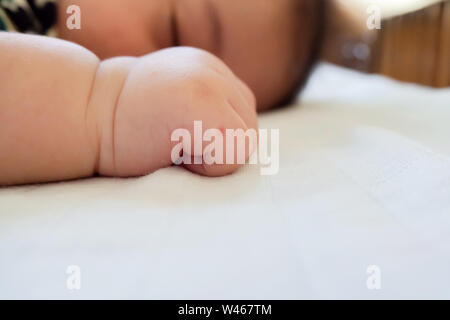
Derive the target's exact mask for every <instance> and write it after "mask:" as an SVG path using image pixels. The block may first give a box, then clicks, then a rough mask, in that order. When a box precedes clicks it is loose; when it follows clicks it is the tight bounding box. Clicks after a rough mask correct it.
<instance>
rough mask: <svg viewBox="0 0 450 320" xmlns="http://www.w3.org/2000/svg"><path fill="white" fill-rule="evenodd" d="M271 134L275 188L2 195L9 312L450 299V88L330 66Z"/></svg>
mask: <svg viewBox="0 0 450 320" xmlns="http://www.w3.org/2000/svg"><path fill="white" fill-rule="evenodd" d="M260 127H261V128H279V129H280V171H279V173H278V174H277V175H274V176H261V175H259V169H258V167H256V166H247V167H245V168H243V169H242V170H240V171H239V172H237V173H236V174H234V175H231V176H228V177H224V178H217V179H210V178H204V177H200V176H197V175H194V174H191V173H189V172H187V171H184V170H182V169H180V168H175V167H172V168H168V169H165V170H161V171H159V172H156V173H154V174H152V175H150V176H147V177H142V178H138V179H125V180H120V179H104V178H98V179H88V180H82V181H74V182H66V183H56V184H47V185H41V186H25V187H15V188H7V189H0V298H13V299H14V298H44V299H46V298H64V299H65V298H68V299H80V298H88V299H89V298H138V299H140V298H157V299H164V298H171V299H195V298H199V299H215V298H218V299H222V298H223V299H229V298H233V299H241V298H249V299H279V298H285V299H291V298H363V299H366V298H375V299H379V298H450V273H449V270H450V141H449V140H450V90H449V89H445V90H433V89H429V88H424V87H420V86H416V85H409V84H400V83H398V82H395V81H392V80H389V79H386V78H384V77H380V76H368V75H363V74H359V73H356V72H352V71H348V70H345V69H341V68H338V67H335V66H331V65H327V64H322V65H320V66H319V67H318V68H317V70H316V71H315V73H314V74H313V76H312V78H311V80H310V82H309V84H308V86H307V89H306V91H305V92H304V95H303V102H302V103H299V104H297V105H294V106H292V107H288V108H284V109H280V110H278V111H274V112H270V113H267V114H264V115H261V117H260ZM69 265H77V266H79V267H80V268H81V289H80V290H68V289H67V287H66V280H67V278H68V275H67V274H66V269H67V267H68V266H69ZM369 265H377V266H379V268H380V270H381V278H380V279H381V288H380V289H379V290H369V289H368V288H367V286H366V280H367V278H368V276H369V275H368V274H367V273H366V269H367V267H368V266H369Z"/></svg>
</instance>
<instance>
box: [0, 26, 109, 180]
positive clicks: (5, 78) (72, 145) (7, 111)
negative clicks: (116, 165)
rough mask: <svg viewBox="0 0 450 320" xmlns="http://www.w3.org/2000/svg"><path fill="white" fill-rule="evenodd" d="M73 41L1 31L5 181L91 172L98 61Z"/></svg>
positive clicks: (0, 153)
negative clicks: (91, 101)
mask: <svg viewBox="0 0 450 320" xmlns="http://www.w3.org/2000/svg"><path fill="white" fill-rule="evenodd" d="M99 64H100V62H99V60H98V58H97V57H96V56H95V55H94V54H93V53H91V52H90V51H88V50H86V49H84V48H82V47H80V46H77V45H74V44H72V43H69V42H65V41H60V40H55V39H49V38H43V37H37V36H29V35H18V34H8V33H0V75H1V77H0V97H1V99H0V184H1V185H8V184H21V183H32V182H45V181H55V180H63V179H73V178H79V177H86V176H90V175H92V174H93V173H94V172H95V170H96V166H97V162H98V154H99V147H98V145H99V142H98V141H99V139H98V135H97V132H98V131H97V126H98V123H97V121H96V117H95V116H93V114H94V113H95V112H96V111H94V110H90V107H91V104H90V103H89V102H90V98H91V93H92V88H93V86H94V83H95V81H96V74H97V70H98V67H99Z"/></svg>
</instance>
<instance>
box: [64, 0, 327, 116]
mask: <svg viewBox="0 0 450 320" xmlns="http://www.w3.org/2000/svg"><path fill="white" fill-rule="evenodd" d="M72 4H76V5H78V6H80V8H81V22H82V25H81V29H80V30H68V29H67V28H66V26H65V18H64V17H67V14H66V12H65V10H66V8H67V7H68V6H69V5H72ZM321 12H322V0H245V1H242V0H126V1H124V0H96V1H91V0H60V6H59V14H58V16H59V33H60V36H61V37H62V38H64V39H67V40H71V41H74V42H77V43H79V44H81V45H83V46H84V47H86V48H88V49H90V50H91V51H93V52H94V53H96V54H97V55H98V56H99V57H100V58H102V59H104V58H109V57H114V56H119V55H128V56H140V55H144V54H147V53H150V52H153V51H156V50H160V49H163V48H167V47H172V46H193V47H197V48H201V49H204V50H207V51H209V52H211V53H213V54H215V55H216V56H218V57H219V58H221V59H222V60H223V61H224V62H225V63H226V64H227V65H228V66H229V67H230V68H231V69H232V70H233V71H234V73H235V74H236V75H237V76H239V77H240V78H241V79H242V80H244V81H245V82H246V83H247V84H248V85H249V87H250V88H251V89H252V90H253V92H254V93H255V96H256V98H257V101H258V109H259V110H262V109H266V108H269V107H272V106H275V105H278V104H281V103H283V102H285V101H286V100H287V99H288V98H289V97H290V96H292V94H293V93H294V92H295V91H296V90H297V89H298V87H299V86H300V85H301V84H302V83H303V82H304V80H305V79H306V77H307V75H308V73H309V70H310V67H311V66H312V64H313V60H314V58H316V55H317V48H318V44H319V43H320V34H321V32H320V30H321V23H322V21H321Z"/></svg>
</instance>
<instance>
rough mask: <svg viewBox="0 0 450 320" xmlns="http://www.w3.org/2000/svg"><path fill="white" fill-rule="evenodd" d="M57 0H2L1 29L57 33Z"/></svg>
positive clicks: (48, 33) (50, 34)
mask: <svg viewBox="0 0 450 320" xmlns="http://www.w3.org/2000/svg"><path fill="white" fill-rule="evenodd" d="M55 2H56V0H0V31H16V32H23V33H34V34H41V35H47V36H54V35H56V4H55Z"/></svg>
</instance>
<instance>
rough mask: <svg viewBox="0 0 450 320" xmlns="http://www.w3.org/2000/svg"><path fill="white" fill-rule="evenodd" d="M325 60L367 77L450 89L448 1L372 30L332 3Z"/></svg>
mask: <svg viewBox="0 0 450 320" xmlns="http://www.w3.org/2000/svg"><path fill="white" fill-rule="evenodd" d="M326 22H327V27H326V39H325V43H324V48H323V51H322V58H323V59H324V60H326V61H329V62H332V63H336V64H339V65H342V66H345V67H349V68H353V69H357V70H360V71H363V72H369V73H380V74H384V75H387V76H390V77H393V78H395V79H398V80H401V81H406V82H415V83H419V84H423V85H428V86H434V87H448V86H450V0H448V1H444V2H441V3H438V4H435V5H432V6H429V7H426V8H424V9H422V10H419V11H416V12H412V13H409V14H405V15H401V16H397V17H393V18H389V19H387V20H383V21H382V25H381V29H380V30H369V29H368V28H367V26H366V23H365V20H364V21H362V20H361V19H358V17H357V18H356V19H355V16H352V15H351V14H350V13H349V12H346V11H345V10H343V8H341V7H339V6H337V5H334V4H333V3H332V2H331V1H330V2H329V8H328V15H327V21H326Z"/></svg>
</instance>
